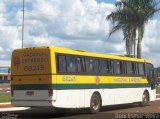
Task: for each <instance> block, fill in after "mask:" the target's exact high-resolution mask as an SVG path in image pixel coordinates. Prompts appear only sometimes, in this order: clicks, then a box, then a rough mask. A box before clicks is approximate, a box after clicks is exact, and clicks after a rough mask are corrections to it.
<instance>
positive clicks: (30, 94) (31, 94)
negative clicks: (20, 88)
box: [26, 91, 34, 96]
mask: <svg viewBox="0 0 160 119" xmlns="http://www.w3.org/2000/svg"><path fill="white" fill-rule="evenodd" d="M26 95H28V96H33V95H34V92H33V91H27V92H26Z"/></svg>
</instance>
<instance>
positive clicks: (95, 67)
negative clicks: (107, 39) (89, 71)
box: [94, 59, 99, 73]
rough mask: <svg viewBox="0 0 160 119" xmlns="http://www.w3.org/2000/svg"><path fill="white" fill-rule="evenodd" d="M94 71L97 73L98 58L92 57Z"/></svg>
mask: <svg viewBox="0 0 160 119" xmlns="http://www.w3.org/2000/svg"><path fill="white" fill-rule="evenodd" d="M94 71H95V73H99V60H98V59H94Z"/></svg>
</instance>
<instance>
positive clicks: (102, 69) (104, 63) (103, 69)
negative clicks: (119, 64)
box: [100, 59, 109, 74]
mask: <svg viewBox="0 0 160 119" xmlns="http://www.w3.org/2000/svg"><path fill="white" fill-rule="evenodd" d="M107 63H108V62H107V60H106V59H101V60H100V72H101V73H102V74H106V73H108V72H109V67H108V64H107Z"/></svg>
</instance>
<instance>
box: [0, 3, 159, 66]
mask: <svg viewBox="0 0 160 119" xmlns="http://www.w3.org/2000/svg"><path fill="white" fill-rule="evenodd" d="M115 2H116V0H25V28H24V47H33V46H48V45H49V46H59V47H66V48H71V49H80V50H86V51H90V52H97V53H106V54H115V55H125V54H126V51H125V42H124V41H123V34H122V31H118V32H116V33H115V34H113V35H112V36H111V38H110V39H109V40H107V38H108V34H109V32H110V30H111V29H112V27H113V25H112V23H111V21H107V20H106V19H105V18H106V16H107V15H108V14H110V13H111V12H112V11H114V10H115V6H114V3H115ZM159 32H160V20H159V19H158V15H157V16H156V17H155V18H154V19H151V20H149V22H148V23H147V24H146V26H145V34H144V38H143V42H142V48H143V52H142V56H143V58H145V59H149V60H152V61H153V63H154V65H155V66H156V67H158V66H160V61H159V59H160V42H159V41H158V40H159V38H160V34H159ZM21 39H22V0H0V60H10V58H11V53H12V51H13V50H14V49H17V48H21V46H22V44H21V43H22V40H21Z"/></svg>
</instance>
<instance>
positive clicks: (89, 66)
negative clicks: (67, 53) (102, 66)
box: [85, 57, 94, 73]
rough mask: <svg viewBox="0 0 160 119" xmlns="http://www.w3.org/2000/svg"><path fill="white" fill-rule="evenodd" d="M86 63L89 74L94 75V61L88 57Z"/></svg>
mask: <svg viewBox="0 0 160 119" xmlns="http://www.w3.org/2000/svg"><path fill="white" fill-rule="evenodd" d="M85 62H86V71H87V73H94V59H93V58H88V57H86V58H85Z"/></svg>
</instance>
